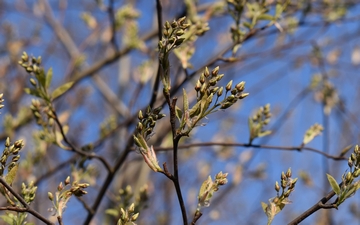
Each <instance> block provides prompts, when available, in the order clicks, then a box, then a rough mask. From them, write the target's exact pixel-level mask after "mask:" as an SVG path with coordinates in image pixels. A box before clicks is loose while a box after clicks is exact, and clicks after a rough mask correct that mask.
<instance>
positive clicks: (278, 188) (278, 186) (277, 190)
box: [275, 181, 280, 192]
mask: <svg viewBox="0 0 360 225" xmlns="http://www.w3.org/2000/svg"><path fill="white" fill-rule="evenodd" d="M275 191H276V192H279V191H280V185H279V183H278V182H277V181H276V183H275Z"/></svg>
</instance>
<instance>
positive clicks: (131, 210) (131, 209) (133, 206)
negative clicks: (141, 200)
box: [128, 203, 135, 213]
mask: <svg viewBox="0 0 360 225" xmlns="http://www.w3.org/2000/svg"><path fill="white" fill-rule="evenodd" d="M134 210H135V205H134V203H132V204H131V205H130V206H129V208H128V211H129V212H130V213H132V212H134Z"/></svg>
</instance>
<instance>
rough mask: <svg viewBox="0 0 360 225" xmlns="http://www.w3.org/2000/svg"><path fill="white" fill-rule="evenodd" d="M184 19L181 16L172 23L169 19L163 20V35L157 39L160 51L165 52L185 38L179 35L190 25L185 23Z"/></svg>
mask: <svg viewBox="0 0 360 225" xmlns="http://www.w3.org/2000/svg"><path fill="white" fill-rule="evenodd" d="M185 19H186V18H185V17H182V18H180V19H178V20H176V21H175V20H174V21H173V22H172V23H170V22H169V21H166V22H165V25H164V30H163V37H162V39H161V41H159V49H160V52H163V53H167V52H169V51H170V50H171V49H173V48H176V47H178V46H179V45H181V44H182V43H183V42H184V40H185V38H183V37H181V36H182V35H183V34H184V33H185V30H186V29H187V28H189V27H190V24H188V23H185Z"/></svg>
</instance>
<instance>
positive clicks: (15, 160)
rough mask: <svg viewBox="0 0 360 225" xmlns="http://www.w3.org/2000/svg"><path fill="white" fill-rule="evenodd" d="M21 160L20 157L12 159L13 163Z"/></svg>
mask: <svg viewBox="0 0 360 225" xmlns="http://www.w3.org/2000/svg"><path fill="white" fill-rule="evenodd" d="M19 159H20V155H17V156H14V157H13V158H12V159H11V161H12V162H17V161H19Z"/></svg>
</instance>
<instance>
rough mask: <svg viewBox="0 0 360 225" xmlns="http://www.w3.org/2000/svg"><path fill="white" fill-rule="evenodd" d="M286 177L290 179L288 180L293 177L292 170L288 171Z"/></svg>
mask: <svg viewBox="0 0 360 225" xmlns="http://www.w3.org/2000/svg"><path fill="white" fill-rule="evenodd" d="M286 177H288V178H290V177H291V169H290V168H289V169H288V170H287V171H286Z"/></svg>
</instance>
